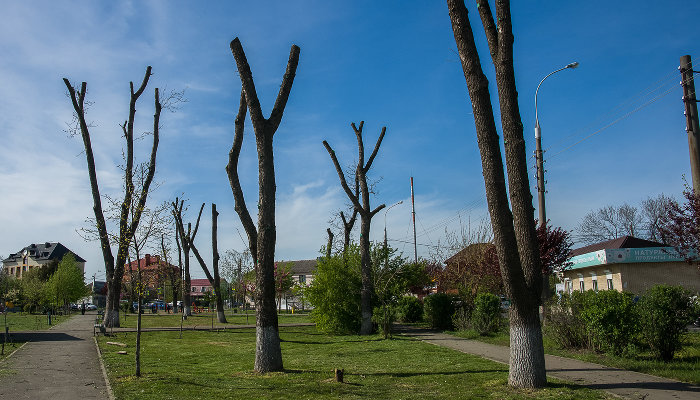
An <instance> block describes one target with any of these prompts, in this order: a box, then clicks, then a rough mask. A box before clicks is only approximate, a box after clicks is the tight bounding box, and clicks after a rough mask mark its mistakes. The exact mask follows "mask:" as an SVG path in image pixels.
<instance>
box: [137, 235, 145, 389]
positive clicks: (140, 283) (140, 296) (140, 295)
mask: <svg viewBox="0 0 700 400" xmlns="http://www.w3.org/2000/svg"><path fill="white" fill-rule="evenodd" d="M136 262H137V265H136V268H137V269H138V286H139V287H138V288H137V289H136V292H137V293H138V302H139V303H138V307H137V309H136V312H137V314H136V376H141V303H143V287H144V285H143V276H141V258H140V257H139V250H138V247H137V248H136Z"/></svg>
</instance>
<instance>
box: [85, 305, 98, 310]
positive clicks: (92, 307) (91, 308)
mask: <svg viewBox="0 0 700 400" xmlns="http://www.w3.org/2000/svg"><path fill="white" fill-rule="evenodd" d="M85 310H87V311H94V310H97V306H96V305H94V304H85Z"/></svg>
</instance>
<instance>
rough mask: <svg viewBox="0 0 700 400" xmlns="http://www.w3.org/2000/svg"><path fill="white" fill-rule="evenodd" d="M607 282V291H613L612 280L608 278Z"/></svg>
mask: <svg viewBox="0 0 700 400" xmlns="http://www.w3.org/2000/svg"><path fill="white" fill-rule="evenodd" d="M607 281H608V290H613V289H614V288H613V281H612V278H608V279H607Z"/></svg>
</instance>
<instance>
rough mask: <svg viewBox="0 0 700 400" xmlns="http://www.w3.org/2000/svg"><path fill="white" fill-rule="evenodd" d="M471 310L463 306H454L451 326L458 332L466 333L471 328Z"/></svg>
mask: <svg viewBox="0 0 700 400" xmlns="http://www.w3.org/2000/svg"><path fill="white" fill-rule="evenodd" d="M471 318H472V314H471V308H469V307H465V306H464V304H463V303H462V304H460V303H458V304H456V305H455V313H454V314H453V315H452V326H453V327H454V328H455V329H456V330H458V331H466V330H467V329H471V327H472V321H471Z"/></svg>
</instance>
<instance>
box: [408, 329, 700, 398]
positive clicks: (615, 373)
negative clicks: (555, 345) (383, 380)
mask: <svg viewBox="0 0 700 400" xmlns="http://www.w3.org/2000/svg"><path fill="white" fill-rule="evenodd" d="M398 331H399V333H401V334H403V335H405V336H410V337H414V338H417V339H420V340H423V341H425V342H427V343H431V344H434V345H438V346H444V347H449V348H451V349H455V350H458V351H461V352H463V353H469V354H475V355H478V356H481V357H484V358H487V359H489V360H493V361H496V362H500V363H504V364H508V359H509V357H510V349H509V348H508V347H505V346H496V345H492V344H488V343H483V342H479V341H477V340H468V339H462V338H458V337H455V336H452V335H447V334H444V333H437V332H433V331H429V330H427V329H421V328H413V327H407V326H401V327H399V329H398ZM545 363H546V366H547V375H548V376H551V377H554V378H558V379H562V380H565V381H570V382H573V383H576V384H579V385H581V386H585V387H588V388H591V389H600V390H605V391H607V392H610V393H612V394H615V395H618V396H622V397H624V398H628V399H645V400H671V399H674V400H686V399H687V400H697V399H700V386H696V385H691V384H687V383H682V382H678V381H674V380H671V379H665V378H659V377H656V376H652V375H647V374H642V373H639V372H632V371H627V370H622V369H617V368H612V367H606V366H604V365H598V364H593V363H588V362H584V361H578V360H573V359H570V358H563V357H557V356H550V355H546V356H545Z"/></svg>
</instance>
